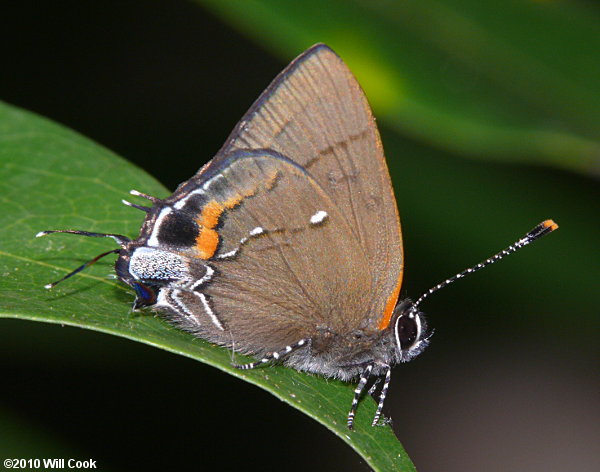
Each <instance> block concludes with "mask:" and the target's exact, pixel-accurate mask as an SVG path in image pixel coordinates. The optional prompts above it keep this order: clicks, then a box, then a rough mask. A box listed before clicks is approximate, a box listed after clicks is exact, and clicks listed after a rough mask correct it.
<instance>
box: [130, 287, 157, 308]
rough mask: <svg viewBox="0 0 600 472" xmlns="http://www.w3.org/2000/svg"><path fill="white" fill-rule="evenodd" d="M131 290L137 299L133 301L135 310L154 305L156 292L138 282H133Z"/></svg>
mask: <svg viewBox="0 0 600 472" xmlns="http://www.w3.org/2000/svg"><path fill="white" fill-rule="evenodd" d="M133 288H134V290H135V293H136V295H137V299H136V301H135V308H139V307H142V306H148V305H153V304H154V303H156V292H155V290H154V289H153V288H152V287H149V286H148V285H144V284H141V283H139V282H135V283H134V284H133Z"/></svg>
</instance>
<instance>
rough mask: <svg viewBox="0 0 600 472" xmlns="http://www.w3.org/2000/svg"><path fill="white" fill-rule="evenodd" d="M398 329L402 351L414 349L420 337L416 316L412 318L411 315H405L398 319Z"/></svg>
mask: <svg viewBox="0 0 600 472" xmlns="http://www.w3.org/2000/svg"><path fill="white" fill-rule="evenodd" d="M396 329H397V330H398V332H397V333H398V340H399V341H400V346H401V347H402V350H403V351H405V350H407V349H410V348H411V347H413V346H414V344H415V342H417V338H418V337H419V335H420V332H419V331H420V330H419V324H418V323H417V319H416V318H415V317H414V316H413V317H412V318H411V317H410V316H409V315H403V316H401V317H400V318H399V319H398V325H397V328H396Z"/></svg>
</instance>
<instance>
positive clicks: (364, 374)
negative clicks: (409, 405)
mask: <svg viewBox="0 0 600 472" xmlns="http://www.w3.org/2000/svg"><path fill="white" fill-rule="evenodd" d="M131 193H132V194H133V195H135V196H138V197H142V198H145V199H147V200H148V201H149V202H150V204H151V205H150V206H143V205H138V204H134V203H131V202H128V201H124V203H126V204H127V205H129V206H131V207H134V208H137V209H139V210H142V211H144V212H145V214H146V217H145V220H144V223H143V224H142V227H141V230H140V234H139V236H138V237H137V238H136V239H130V238H128V237H126V236H123V235H118V234H108V233H91V232H87V231H79V230H54V231H42V232H40V233H39V234H38V236H43V235H47V234H50V233H55V232H64V233H73V234H79V235H83V236H90V237H110V238H112V239H114V240H115V241H116V243H117V244H118V245H119V248H118V249H114V250H111V251H108V252H106V253H103V254H101V255H99V256H97V257H96V258H94V259H92V260H91V261H89V262H88V263H86V264H84V265H82V266H81V267H79V268H77V269H76V270H74V271H73V272H71V273H69V274H68V275H67V276H65V277H63V279H61V280H59V281H58V282H60V281H62V280H64V279H66V278H68V277H70V276H72V275H74V274H76V273H77V272H79V271H81V270H83V269H84V268H85V267H87V266H89V265H90V264H92V263H94V262H95V261H97V260H98V259H100V258H101V257H104V256H106V255H108V254H113V253H115V254H118V258H117V261H116V265H115V269H116V273H117V276H118V278H119V280H121V281H122V282H124V283H125V284H127V285H129V286H130V287H131V288H132V289H133V290H134V291H135V294H136V298H135V302H134V309H143V308H149V309H152V310H156V311H158V312H159V313H160V314H161V315H162V316H163V317H164V318H166V319H167V320H168V321H169V322H171V323H173V324H174V325H176V326H177V327H179V328H181V329H183V330H185V331H188V332H190V333H192V334H193V335H195V336H198V337H200V338H202V339H205V340H207V341H209V342H212V343H215V344H218V345H221V346H225V347H228V348H234V349H235V351H237V352H239V353H242V354H247V355H251V356H254V357H255V358H257V359H258V360H257V361H256V362H253V363H250V364H245V365H240V366H238V367H239V368H241V369H251V368H255V367H258V366H261V365H263V364H267V363H272V362H280V363H283V364H284V365H286V366H288V367H290V368H293V369H297V370H299V371H306V372H311V373H314V374H319V375H323V376H325V377H333V378H337V379H341V380H343V381H350V380H352V379H358V386H357V387H356V390H355V392H354V397H353V400H352V404H351V407H350V411H349V414H348V417H347V425H348V427H349V428H350V429H352V427H353V424H354V417H355V413H356V409H357V406H358V403H359V400H360V398H361V395H362V394H363V392H364V391H365V390H366V387H367V385H368V384H369V382H370V380H372V379H383V380H384V382H383V386H382V387H381V390H380V392H379V401H378V407H377V410H376V413H375V416H374V418H373V422H372V424H373V425H376V424H378V423H379V420H380V418H381V414H382V409H383V405H384V400H385V398H386V394H387V391H388V386H389V383H390V378H391V368H392V366H394V365H395V364H398V363H401V362H407V361H410V360H411V359H413V358H414V357H416V356H417V355H418V354H420V353H421V352H422V351H423V349H425V347H426V346H427V344H428V342H429V338H430V334H431V332H430V331H429V330H428V328H427V323H426V320H425V317H424V316H423V313H422V312H421V311H420V309H419V305H420V304H421V302H422V301H423V300H424V299H425V298H426V297H427V296H429V295H430V294H431V293H433V292H434V291H436V290H438V289H440V288H442V287H443V286H446V285H448V284H449V283H452V282H453V281H454V280H457V279H458V278H461V277H463V276H464V275H466V274H467V273H470V272H474V271H476V270H478V269H480V268H482V267H484V266H485V265H488V264H490V263H493V262H495V261H496V260H499V259H500V258H502V257H503V256H505V255H506V254H509V253H511V252H514V251H515V250H516V249H518V248H520V247H522V246H525V245H527V244H529V243H530V242H531V241H533V240H535V239H537V238H539V237H540V236H542V235H544V234H547V233H549V232H551V231H553V230H554V229H556V228H557V227H558V226H557V225H556V224H555V223H554V222H553V221H551V220H547V221H545V222H543V223H541V224H540V225H538V226H536V228H534V229H533V230H532V231H531V232H529V233H527V234H526V235H525V236H524V237H523V238H521V239H520V240H519V241H517V242H516V243H515V244H514V245H512V246H509V247H508V248H507V249H506V250H504V251H502V252H501V253H498V254H497V255H495V256H493V257H492V258H490V259H488V260H486V261H484V262H483V263H481V264H478V265H476V266H474V267H472V268H470V269H467V270H466V271H463V272H461V273H460V274H457V275H456V276H454V277H452V278H450V279H447V280H446V281H444V282H442V283H441V284H439V285H437V286H435V287H433V288H432V289H430V290H429V291H428V292H425V293H424V294H423V295H422V296H421V297H420V298H419V299H417V301H415V302H413V301H411V300H408V299H406V300H399V295H400V289H401V286H402V276H403V270H404V255H403V249H402V237H401V229H400V220H399V216H398V210H397V207H396V201H395V198H394V193H393V189H392V184H391V180H390V176H389V173H388V170H387V166H386V161H385V157H384V152H383V146H382V143H381V139H380V136H379V132H378V130H377V126H376V124H375V119H374V117H373V114H372V112H371V109H370V107H369V104H368V102H367V99H366V97H365V94H364V93H363V91H362V89H361V87H360V85H359V84H358V82H357V80H356V79H355V78H354V76H353V75H352V73H351V71H350V70H349V68H348V67H347V66H346V64H345V63H344V62H343V61H342V59H341V58H340V57H339V56H338V55H337V54H336V53H335V52H333V51H332V50H331V49H330V48H329V47H328V46H326V45H323V44H317V45H315V46H313V47H312V48H310V49H308V50H307V51H305V52H304V53H303V54H301V55H300V56H299V57H297V58H296V59H295V60H294V61H293V62H292V63H291V64H289V65H288V66H287V67H286V68H285V69H284V70H283V72H281V73H280V74H279V75H278V76H277V77H276V78H275V80H274V81H273V82H272V83H271V85H269V87H268V88H267V89H266V90H265V91H264V92H263V94H262V95H261V96H260V97H259V98H258V100H257V101H256V102H255V103H254V104H253V105H252V106H251V108H250V109H249V111H248V112H247V113H246V114H245V115H244V117H243V118H242V119H241V121H240V122H239V123H238V124H237V126H236V127H235V129H234V130H233V132H232V133H231V134H230V136H229V137H228V138H227V140H226V142H225V144H224V145H223V147H222V148H221V149H220V151H219V152H218V153H217V154H216V156H215V157H214V158H213V159H212V161H210V162H209V163H207V164H206V165H205V166H203V167H202V168H201V169H200V170H199V171H198V173H197V174H196V175H194V176H193V177H192V178H191V179H189V180H188V181H186V182H184V183H182V184H181V185H179V187H178V188H177V190H176V191H175V192H174V193H173V194H172V195H171V196H169V197H167V198H165V199H158V198H155V197H152V196H149V195H146V194H143V193H141V192H138V191H132V192H131ZM58 282H55V283H53V284H48V285H47V287H48V288H50V287H53V286H54V285H56V283H58ZM370 391H371V392H374V391H375V389H374V388H371V389H370Z"/></svg>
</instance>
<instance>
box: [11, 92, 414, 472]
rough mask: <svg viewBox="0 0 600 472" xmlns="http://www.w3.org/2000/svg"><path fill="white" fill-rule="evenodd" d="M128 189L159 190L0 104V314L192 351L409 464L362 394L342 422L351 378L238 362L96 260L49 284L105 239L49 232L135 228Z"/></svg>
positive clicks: (391, 459)
mask: <svg viewBox="0 0 600 472" xmlns="http://www.w3.org/2000/svg"><path fill="white" fill-rule="evenodd" d="M132 188H135V189H137V190H140V191H142V192H144V193H148V194H152V195H156V196H157V197H164V196H166V195H168V193H169V192H168V191H167V189H165V188H164V187H162V186H161V185H160V184H159V183H158V182H157V181H156V180H154V179H153V178H152V177H150V176H149V175H148V174H146V173H144V172H143V171H142V170H140V169H138V168H136V167H135V166H133V165H132V164H130V163H128V162H126V161H124V160H123V159H121V158H119V157H118V156H116V155H114V154H113V153H111V152H110V151H108V150H107V149H105V148H103V147H101V146H99V145H97V144H95V143H93V142H90V141H89V140H86V139H85V138H83V137H81V136H79V135H77V134H76V133H74V132H73V131H70V130H68V129H65V128H64V127H61V126H58V125H56V124H54V123H51V122H50V121H48V120H46V119H43V118H40V117H37V116H35V115H33V114H31V113H28V112H24V111H21V110H18V109H16V108H13V107H11V106H8V105H6V104H2V103H0V195H1V197H0V198H1V201H0V205H1V208H0V274H1V275H2V280H3V282H2V286H1V287H0V317H10V318H20V319H28V320H35V321H45V322H49V323H60V324H65V325H71V326H79V327H81V328H87V329H92V330H96V331H101V332H104V333H110V334H115V335H118V336H122V337H125V338H129V339H132V340H135V341H139V342H143V343H146V344H149V345H152V346H155V347H159V348H161V349H165V350H167V351H171V352H174V353H177V354H181V355H183V356H187V357H190V358H193V359H197V360H199V361H201V362H205V363H207V364H210V365H212V366H214V367H217V368H218V369H221V370H223V371H225V372H228V373H229V374H231V375H234V376H236V377H238V378H241V379H243V380H245V381H247V382H250V383H252V384H255V385H257V386H259V387H261V388H263V389H265V390H267V391H269V392H271V393H272V394H273V395H275V396H276V397H278V398H279V399H280V400H282V401H284V402H286V403H288V404H290V405H292V406H293V407H295V408H297V409H299V410H300V411H302V412H304V413H306V414H307V415H308V416H310V417H311V418H314V419H315V420H317V421H319V422H320V423H322V424H323V425H325V426H326V427H327V428H329V429H330V430H331V431H332V432H333V433H335V434H336V435H337V436H339V437H340V438H341V439H342V440H343V441H345V442H346V443H348V444H349V445H350V446H351V447H352V448H354V449H355V450H356V452H358V453H359V454H360V455H361V456H362V457H363V458H364V459H365V460H366V461H367V462H368V463H369V464H370V465H371V467H373V468H374V469H375V470H414V466H413V465H412V463H411V461H410V459H409V458H408V456H407V455H406V453H405V451H404V449H403V448H402V446H401V445H400V443H399V442H398V440H397V439H396V437H395V436H394V433H393V432H392V430H391V428H390V427H389V426H385V427H377V428H372V427H371V426H370V420H371V418H372V417H373V414H374V412H375V404H374V402H373V401H372V400H371V399H365V401H363V402H362V403H361V406H360V409H359V414H358V416H357V420H356V427H355V431H353V432H351V431H348V430H347V428H346V425H345V419H346V414H347V409H348V408H349V406H350V402H351V399H352V390H353V388H354V387H353V386H352V385H350V384H345V383H342V382H338V381H333V380H327V379H324V378H321V377H317V376H312V375H308V374H303V373H299V372H296V371H294V370H292V369H287V368H283V367H271V368H263V369H256V370H252V371H239V370H236V369H233V368H232V367H231V356H230V353H229V351H227V350H225V349H222V348H219V347H216V346H212V345H210V344H209V343H206V342H204V341H202V340H200V339H197V338H195V337H193V336H191V335H190V334H187V333H184V332H182V331H179V330H177V329H175V328H173V327H171V326H170V325H168V324H167V323H166V322H164V321H162V320H161V319H159V318H158V317H156V316H153V315H151V314H146V315H136V314H132V313H131V312H130V306H131V302H132V301H133V293H132V292H131V290H129V289H128V288H127V287H125V286H123V285H122V284H121V283H119V282H118V281H117V280H116V279H115V278H114V270H113V268H112V265H111V262H110V261H106V260H102V261H100V262H98V263H97V264H95V265H94V266H92V267H90V268H89V269H87V270H86V271H84V272H82V273H81V274H78V275H77V276H76V277H73V278H71V279H70V280H69V281H68V282H65V283H63V284H60V285H58V286H57V287H56V288H54V289H53V290H51V291H48V290H45V289H44V285H45V284H46V283H48V282H50V281H54V280H57V279H59V278H60V277H62V276H64V275H65V274H66V273H68V272H69V271H71V270H72V269H73V268H75V267H77V266H78V265H80V264H82V263H83V262H85V261H87V260H89V259H91V258H92V257H94V256H95V255H97V254H99V253H101V252H104V251H107V250H110V249H112V248H114V247H115V245H114V242H112V240H97V239H91V238H82V237H77V236H74V235H69V234H55V235H50V236H46V237H44V238H41V239H36V238H35V235H36V233H38V232H39V231H42V230H47V229H83V230H88V231H97V232H112V233H121V234H126V235H130V236H133V235H136V234H137V232H138V231H139V228H140V224H141V222H142V219H143V218H142V214H141V212H139V211H138V210H135V209H133V208H129V207H126V206H125V205H123V204H122V203H121V199H122V198H123V197H125V196H127V193H128V191H129V190H130V189H132Z"/></svg>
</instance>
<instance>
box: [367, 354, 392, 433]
mask: <svg viewBox="0 0 600 472" xmlns="http://www.w3.org/2000/svg"><path fill="white" fill-rule="evenodd" d="M385 369H386V372H385V381H384V382H383V387H382V388H381V393H380V394H379V403H378V404H377V411H376V412H375V416H374V417H373V422H372V423H371V426H376V425H377V423H379V418H380V417H381V411H382V410H383V403H384V402H385V397H386V395H387V391H388V387H389V386H390V379H391V378H392V368H391V367H390V366H389V365H386V366H385Z"/></svg>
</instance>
